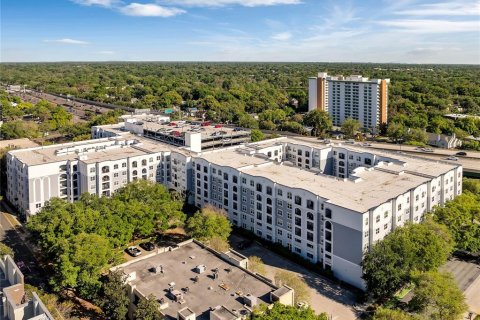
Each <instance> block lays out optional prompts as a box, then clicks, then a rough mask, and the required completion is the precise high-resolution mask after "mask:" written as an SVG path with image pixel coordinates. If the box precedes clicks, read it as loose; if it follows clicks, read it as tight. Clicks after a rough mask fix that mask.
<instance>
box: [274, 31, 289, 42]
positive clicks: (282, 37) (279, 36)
mask: <svg viewBox="0 0 480 320" xmlns="http://www.w3.org/2000/svg"><path fill="white" fill-rule="evenodd" d="M291 38H292V33H291V32H280V33H277V34H274V35H273V36H272V39H273V40H277V41H287V40H289V39H291Z"/></svg>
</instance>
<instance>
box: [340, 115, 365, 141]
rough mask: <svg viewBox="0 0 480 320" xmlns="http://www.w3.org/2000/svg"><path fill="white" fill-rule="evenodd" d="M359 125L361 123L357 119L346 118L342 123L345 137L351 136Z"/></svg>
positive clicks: (353, 135)
mask: <svg viewBox="0 0 480 320" xmlns="http://www.w3.org/2000/svg"><path fill="white" fill-rule="evenodd" d="M361 127H362V125H361V124H360V122H358V120H355V119H352V118H348V119H346V120H345V121H344V122H343V123H342V132H343V133H344V134H345V136H346V137H347V138H353V137H355V134H356V133H357V131H358V130H359V129H360V128H361Z"/></svg>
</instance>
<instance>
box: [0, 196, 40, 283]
mask: <svg viewBox="0 0 480 320" xmlns="http://www.w3.org/2000/svg"><path fill="white" fill-rule="evenodd" d="M9 211H10V208H9V207H8V206H7V205H6V204H5V203H4V202H3V201H0V239H1V241H2V242H3V243H4V244H6V245H7V246H9V247H10V248H12V250H13V252H14V254H15V257H14V260H15V262H16V264H17V266H18V267H19V268H20V270H21V271H22V273H23V275H24V277H25V282H26V283H28V284H31V285H34V286H36V287H40V288H46V285H47V281H48V280H47V277H46V272H45V270H44V269H43V268H42V266H41V265H40V263H39V261H38V260H37V258H36V257H35V253H34V250H33V248H32V246H31V245H29V244H28V240H27V235H26V232H25V231H24V229H23V227H22V225H21V224H20V223H19V222H18V220H17V219H16V217H15V216H14V215H12V214H10V213H9Z"/></svg>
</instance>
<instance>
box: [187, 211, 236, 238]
mask: <svg viewBox="0 0 480 320" xmlns="http://www.w3.org/2000/svg"><path fill="white" fill-rule="evenodd" d="M186 230H187V232H188V233H189V234H190V235H191V236H192V237H194V238H196V239H198V240H200V241H207V242H208V241H210V240H211V239H213V238H215V237H218V238H220V239H223V240H225V241H226V240H227V238H228V236H230V233H231V232H232V227H231V225H230V221H228V218H227V216H226V213H225V211H224V210H222V209H218V208H216V207H214V206H212V205H207V206H205V207H203V208H202V210H200V211H197V212H196V213H195V214H194V215H193V217H191V218H190V219H188V221H187V225H186Z"/></svg>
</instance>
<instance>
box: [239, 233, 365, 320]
mask: <svg viewBox="0 0 480 320" xmlns="http://www.w3.org/2000/svg"><path fill="white" fill-rule="evenodd" d="M242 240H245V239H244V238H242V237H240V236H238V235H232V236H231V237H230V244H231V245H232V247H233V248H235V250H237V249H236V248H237V246H236V244H237V243H238V242H240V241H242ZM237 251H238V252H240V253H242V254H243V255H245V256H247V257H249V256H257V257H260V258H261V259H262V260H263V262H264V264H265V269H266V272H267V275H266V276H267V278H270V279H273V277H274V274H275V272H276V271H277V270H288V271H291V272H293V273H295V274H297V275H298V276H299V277H301V278H303V279H304V280H305V282H306V283H307V285H308V286H309V288H310V305H311V307H312V309H313V310H315V312H317V313H321V312H326V313H327V314H328V315H329V316H331V319H332V320H335V319H338V320H340V319H342V320H350V319H352V320H353V319H357V316H356V314H355V310H354V309H353V305H354V304H355V298H356V296H355V294H354V293H353V292H351V291H349V290H347V289H345V288H343V287H341V286H339V285H338V284H336V283H334V282H333V281H331V280H329V279H327V278H324V277H322V276H320V275H318V274H316V273H313V272H311V271H309V270H307V269H305V268H304V267H302V266H300V265H298V264H296V263H295V262H293V261H291V260H289V259H286V258H284V257H282V256H280V255H278V254H276V253H274V252H272V251H270V250H268V249H266V248H264V247H262V246H261V245H260V244H258V243H256V242H255V243H254V244H253V245H252V246H250V247H248V248H246V249H243V250H237Z"/></svg>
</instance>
